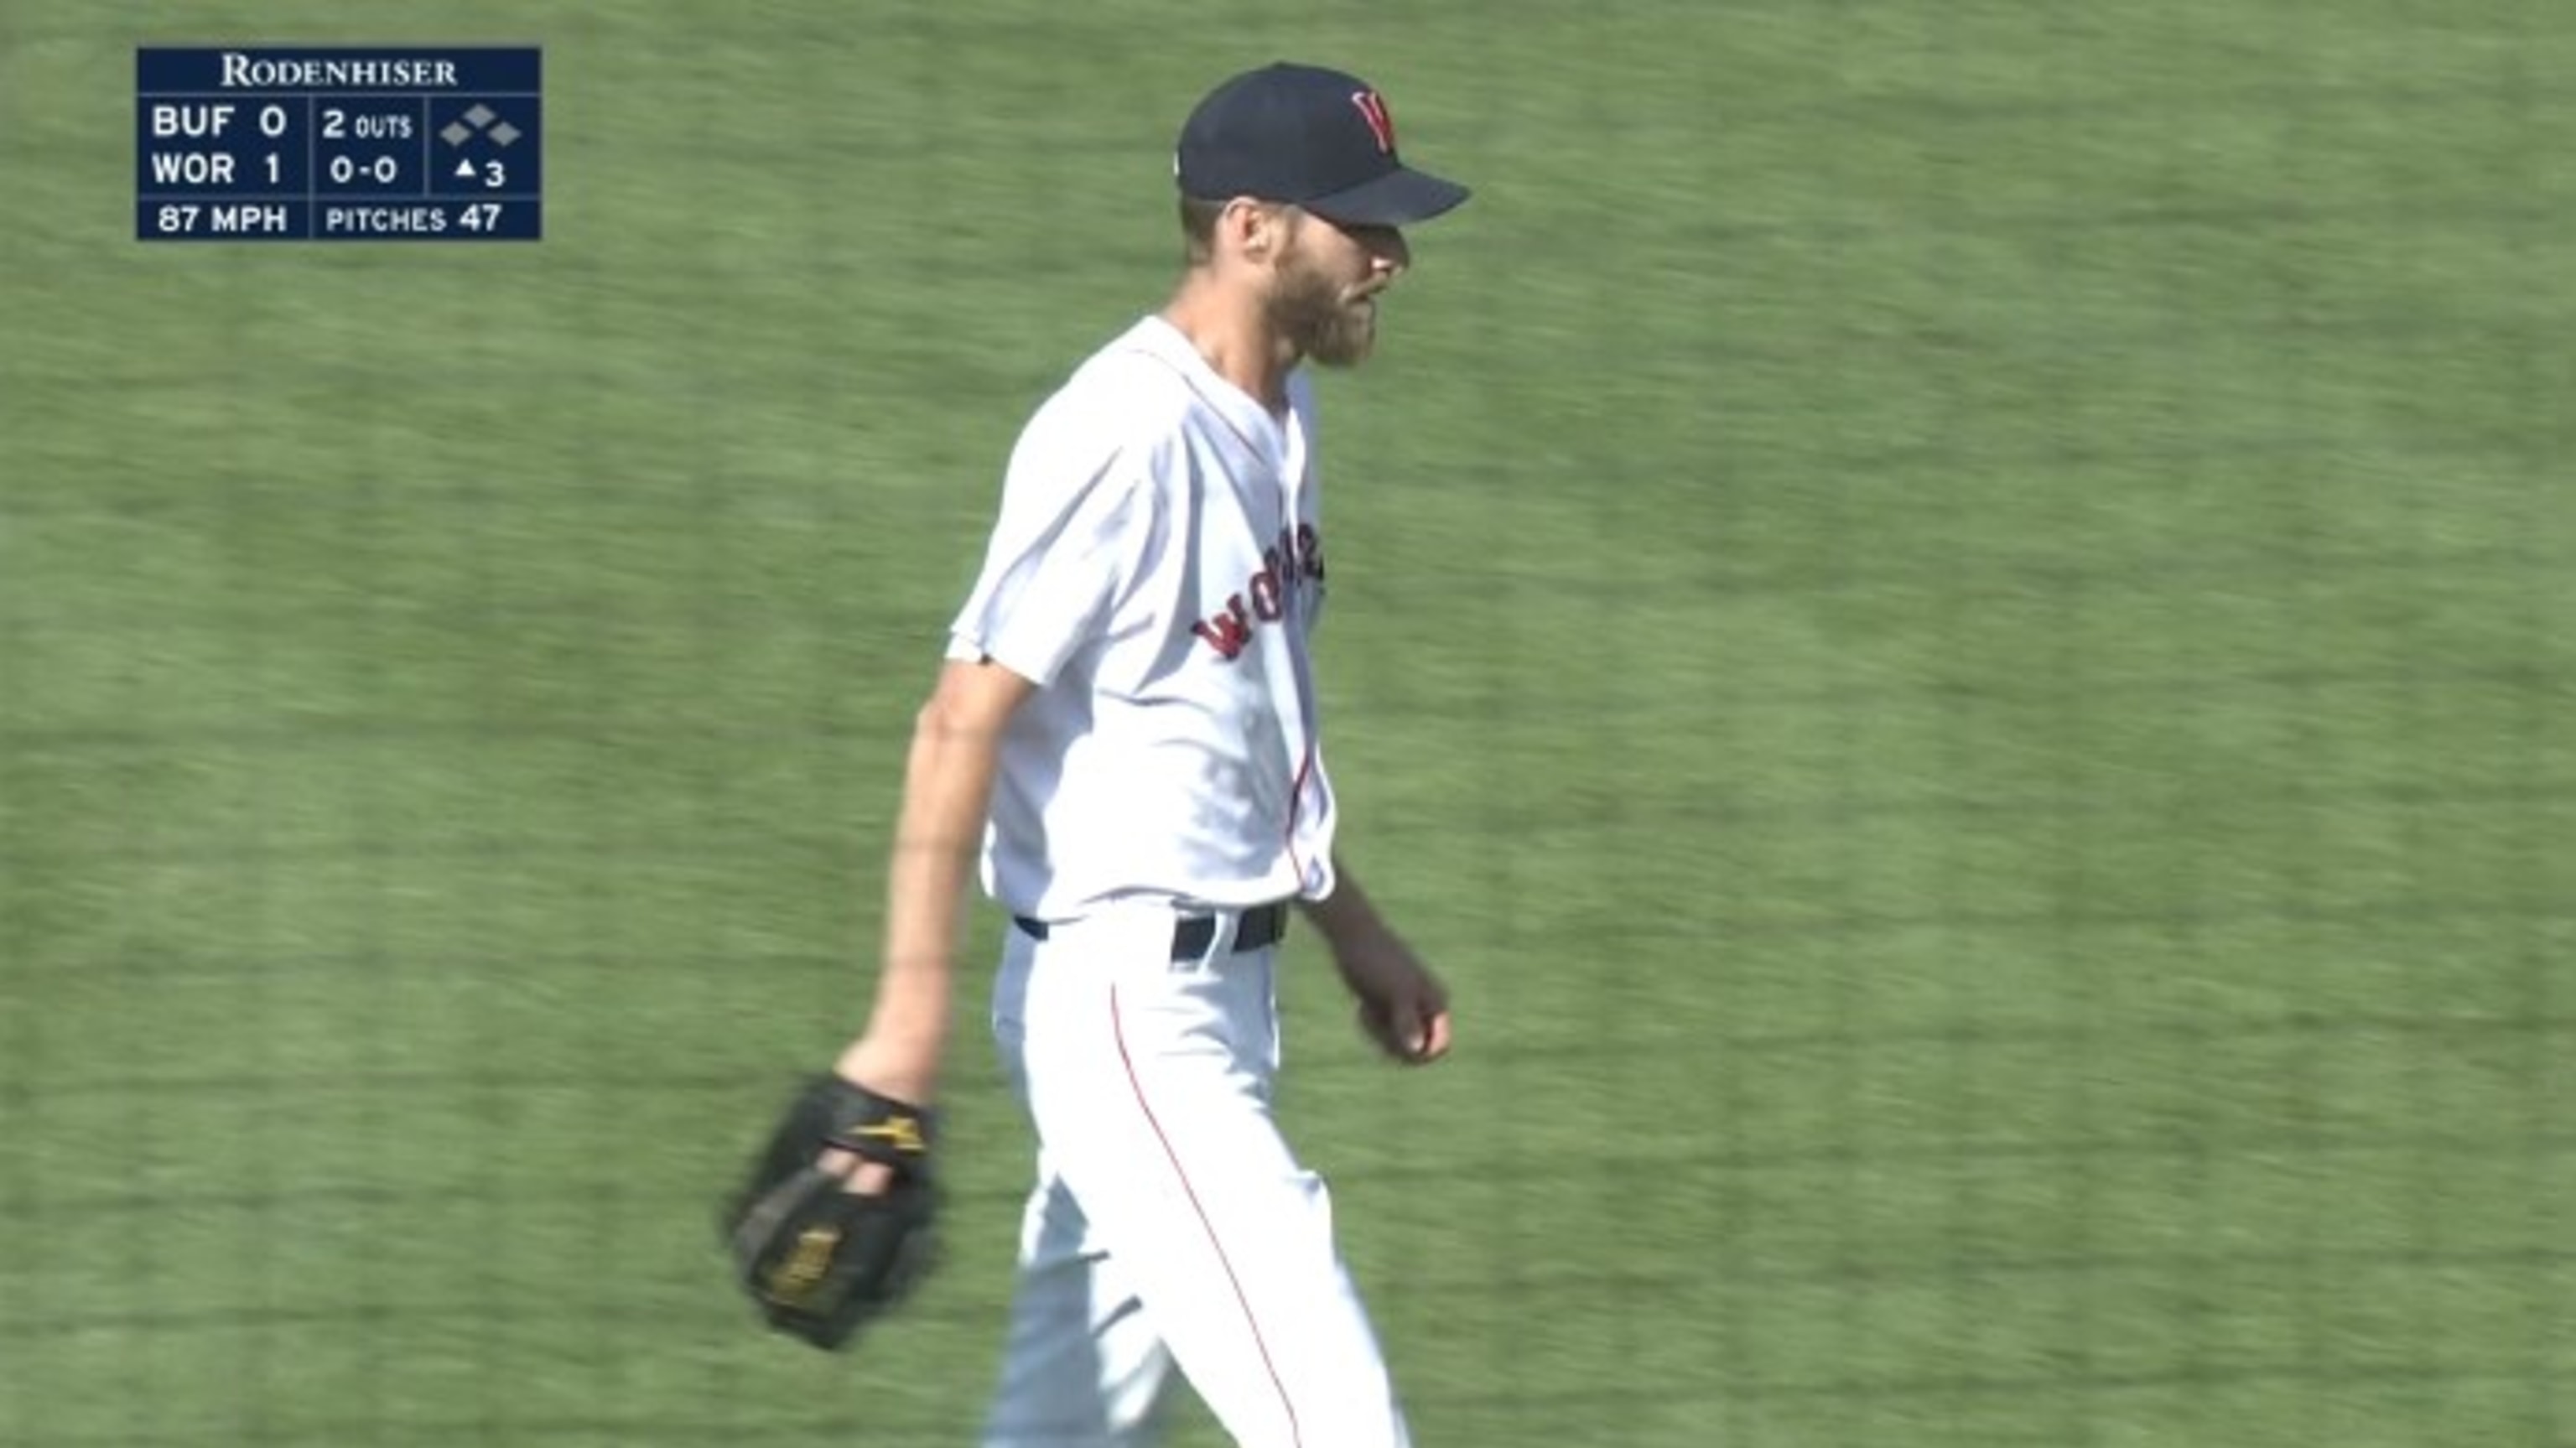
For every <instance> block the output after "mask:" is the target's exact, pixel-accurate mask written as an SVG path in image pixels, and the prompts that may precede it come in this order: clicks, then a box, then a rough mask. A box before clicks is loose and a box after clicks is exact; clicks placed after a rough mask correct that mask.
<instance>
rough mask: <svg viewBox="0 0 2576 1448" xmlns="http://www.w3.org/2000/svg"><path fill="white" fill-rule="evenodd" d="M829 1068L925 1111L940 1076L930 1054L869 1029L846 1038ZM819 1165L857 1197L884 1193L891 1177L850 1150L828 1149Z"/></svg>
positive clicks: (882, 1169) (845, 1079)
mask: <svg viewBox="0 0 2576 1448" xmlns="http://www.w3.org/2000/svg"><path fill="white" fill-rule="evenodd" d="M832 1069H833V1071H834V1073H835V1074H837V1075H839V1076H840V1078H841V1079H842V1080H844V1081H848V1082H851V1083H853V1084H854V1085H858V1086H862V1087H865V1088H866V1089H868V1090H870V1091H873V1092H875V1093H877V1094H878V1095H880V1096H887V1097H892V1098H893V1099H895V1100H897V1101H907V1102H910V1103H912V1104H913V1105H915V1106H918V1107H921V1108H922V1109H924V1110H928V1109H929V1108H930V1106H931V1104H932V1100H933V1097H934V1095H935V1091H934V1088H935V1087H936V1085H937V1084H938V1078H939V1063H938V1060H937V1058H936V1057H935V1055H933V1054H931V1053H928V1052H925V1051H922V1050H920V1049H917V1048H906V1047H904V1046H903V1045H901V1044H899V1043H896V1042H892V1041H886V1040H881V1039H879V1038H878V1037H877V1036H876V1035H874V1034H873V1033H872V1034H869V1035H865V1036H861V1037H860V1038H859V1039H857V1040H856V1041H853V1042H851V1043H850V1045H849V1048H848V1049H847V1050H844V1051H843V1052H841V1058H840V1060H839V1061H837V1062H835V1063H834V1064H833V1067H832ZM818 1164H819V1165H821V1167H822V1168H823V1169H824V1170H825V1171H828V1172H830V1173H832V1174H833V1175H835V1176H837V1177H840V1178H841V1179H842V1181H843V1182H845V1183H846V1184H847V1185H848V1187H849V1189H850V1190H851V1191H853V1192H856V1193H858V1194H860V1195H861V1196H873V1195H875V1194H877V1193H879V1192H882V1191H884V1190H885V1189H886V1187H887V1186H888V1184H889V1183H891V1182H892V1181H893V1179H894V1172H893V1170H892V1169H891V1168H889V1167H887V1166H885V1165H883V1164H882V1163H879V1162H873V1161H867V1160H864V1159H862V1158H861V1157H859V1156H858V1155H857V1154H856V1153H854V1152H847V1151H827V1152H825V1153H823V1155H822V1156H821V1157H820V1158H818Z"/></svg>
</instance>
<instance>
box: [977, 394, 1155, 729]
mask: <svg viewBox="0 0 2576 1448" xmlns="http://www.w3.org/2000/svg"><path fill="white" fill-rule="evenodd" d="M1068 421H1069V420H1068V419H1067V418H1066V417H1064V416H1063V415H1061V414H1057V415H1049V414H1044V413H1042V414H1041V415H1040V416H1039V417H1038V418H1037V419H1035V420H1033V421H1032V423H1031V424H1030V426H1029V428H1028V429H1027V430H1026V431H1025V432H1024V433H1023V434H1022V436H1021V439H1020V443H1019V446H1018V447H1016V448H1014V449H1013V451H1012V455H1011V462H1010V466H1009V468H1008V470H1007V471H1006V473H1005V475H1004V478H1003V483H1002V505H1001V510H1000V513H999V515H998V516H997V517H996V519H995V521H994V524H993V533H992V538H991V541H990V542H989V544H988V545H987V546H986V549H985V554H984V564H983V571H982V572H981V574H980V575H979V576H978V577H977V578H976V581H975V587H974V591H973V592H972V593H971V594H970V595H968V597H967V600H966V603H965V606H964V607H963V608H961V609H960V610H959V611H958V614H957V618H956V621H955V622H954V623H953V624H951V625H950V629H949V633H950V640H949V647H948V654H949V656H950V657H952V658H975V657H979V656H980V657H984V658H990V659H991V660H993V661H994V662H995V663H998V664H1000V665H1001V666H1002V667H1004V668H1006V669H1009V670H1010V671H1011V672H1013V673H1015V674H1018V675H1019V676H1021V677H1022V678H1024V679H1027V680H1029V681H1030V682H1031V683H1034V684H1037V685H1039V686H1041V687H1044V686H1046V685H1048V684H1052V683H1053V682H1055V678H1056V675H1057V674H1058V673H1059V672H1061V671H1062V669H1063V668H1064V665H1065V663H1066V661H1067V660H1069V659H1071V658H1072V657H1073V656H1074V654H1075V653H1077V652H1078V651H1080V650H1081V649H1082V648H1083V647H1084V646H1085V645H1086V644H1088V643H1090V642H1092V641H1093V640H1095V639H1098V638H1100V637H1101V636H1102V635H1103V633H1104V632H1105V630H1106V628H1107V625H1108V621H1109V618H1110V615H1111V613H1112V611H1113V609H1114V608H1115V607H1116V605H1117V602H1118V600H1119V599H1120V598H1121V597H1123V596H1124V595H1125V594H1126V593H1127V592H1128V591H1129V590H1130V589H1131V588H1132V587H1133V586H1134V584H1135V582H1136V580H1137V579H1138V578H1140V577H1142V576H1143V575H1144V573H1145V572H1146V570H1147V568H1148V567H1149V565H1150V555H1151V551H1152V549H1153V548H1154V546H1155V545H1156V540H1157V538H1158V535H1159V529H1158V527H1157V523H1156V517H1155V514H1156V511H1157V502H1156V500H1157V498H1158V497H1159V486H1158V483H1157V481H1156V462H1155V459H1156V457H1157V455H1158V454H1159V453H1160V451H1161V449H1160V448H1158V447H1156V446H1155V445H1154V443H1153V440H1151V439H1140V438H1123V439H1122V438H1102V437H1099V436H1097V435H1093V436H1086V435H1085V431H1084V429H1082V428H1081V427H1079V426H1074V425H1068Z"/></svg>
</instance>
